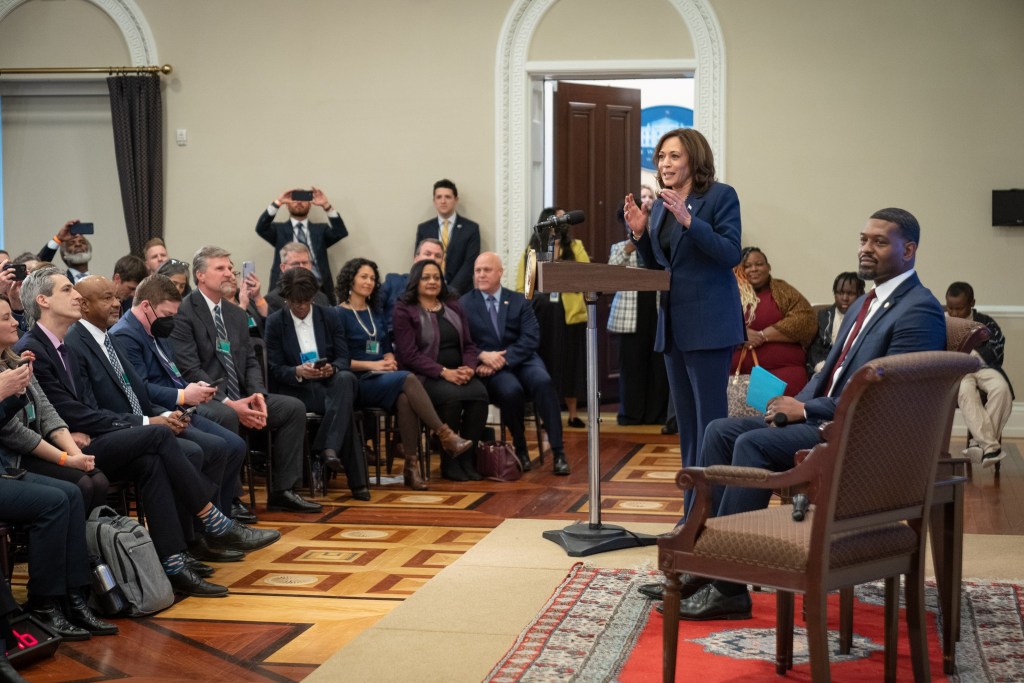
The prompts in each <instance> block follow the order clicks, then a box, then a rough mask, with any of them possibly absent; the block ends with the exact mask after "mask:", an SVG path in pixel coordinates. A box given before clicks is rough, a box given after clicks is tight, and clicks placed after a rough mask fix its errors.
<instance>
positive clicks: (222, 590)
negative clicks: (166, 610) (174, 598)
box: [167, 566, 228, 598]
mask: <svg viewBox="0 0 1024 683" xmlns="http://www.w3.org/2000/svg"><path fill="white" fill-rule="evenodd" d="M167 578H168V579H169V580H170V582H171V588H173V589H174V592H175V593H181V594H182V595H191V596H192V597H194V598H223V597H227V594H228V589H227V588H226V587H224V586H220V585H218V584H216V583H210V582H209V581H207V580H206V579H204V578H203V577H201V576H199V575H198V574H196V573H195V572H194V571H192V569H191V568H190V567H188V566H186V567H185V568H184V569H182V570H181V571H180V572H178V573H177V574H168V575H167Z"/></svg>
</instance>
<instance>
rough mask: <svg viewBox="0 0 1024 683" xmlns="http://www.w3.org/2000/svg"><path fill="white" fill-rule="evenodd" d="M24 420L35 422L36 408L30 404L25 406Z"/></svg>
mask: <svg viewBox="0 0 1024 683" xmlns="http://www.w3.org/2000/svg"><path fill="white" fill-rule="evenodd" d="M25 420H26V421H27V422H35V420H36V407H35V406H34V405H32V404H31V403H29V404H28V405H27V406H25Z"/></svg>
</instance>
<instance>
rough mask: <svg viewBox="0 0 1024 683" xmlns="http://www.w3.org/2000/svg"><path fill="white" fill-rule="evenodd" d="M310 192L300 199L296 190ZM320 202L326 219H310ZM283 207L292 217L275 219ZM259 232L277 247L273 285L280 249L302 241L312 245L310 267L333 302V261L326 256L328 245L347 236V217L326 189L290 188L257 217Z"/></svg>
mask: <svg viewBox="0 0 1024 683" xmlns="http://www.w3.org/2000/svg"><path fill="white" fill-rule="evenodd" d="M303 192H305V193H308V194H310V195H312V198H311V199H308V200H307V199H299V198H297V197H293V196H292V195H293V194H297V193H303ZM312 205H315V206H319V207H320V208H321V209H323V210H324V213H326V214H327V221H328V222H327V223H313V222H312V221H310V220H309V208H310V206H312ZM281 207H286V208H287V209H288V213H289V214H290V217H289V219H288V220H286V221H281V222H278V223H275V222H274V217H275V216H276V215H277V212H278V210H279V209H281ZM256 234H257V235H259V236H260V237H262V238H263V239H265V240H266V241H268V242H270V244H271V245H273V247H274V265H273V267H271V269H270V284H269V285H268V286H269V287H270V289H273V288H274V287H275V286H277V281H278V280H279V279H280V277H281V270H280V265H281V255H280V253H279V250H280V249H281V247H283V246H284V245H286V244H288V243H289V242H301V243H302V244H305V245H306V246H307V247H308V248H309V252H310V255H311V256H312V264H311V267H310V270H312V271H313V274H314V275H316V277H317V279H318V280H320V288H321V290H322V291H323V293H324V294H325V295H326V296H327V299H328V300H329V301H330V302H331V305H332V306H333V305H334V304H335V303H337V302H336V301H335V300H334V282H333V280H332V279H331V262H330V259H329V258H328V256H327V248H328V247H330V246H332V245H334V244H336V243H338V242H339V241H341V240H342V239H344V238H345V237H347V236H348V230H346V229H345V221H343V220H341V216H340V215H338V212H337V211H336V210H335V209H334V207H333V206H331V202H330V201H329V200H328V199H327V197H326V196H325V195H324V193H323V190H321V189H320V188H318V187H314V188H313V190H312V192H309V191H307V190H289V191H288V192H285V193H283V194H282V195H281V196H280V197H278V198H277V199H275V200H274V201H273V202H271V203H270V206H268V207H267V210H266V211H264V212H263V214H262V215H261V216H260V218H259V220H258V221H256Z"/></svg>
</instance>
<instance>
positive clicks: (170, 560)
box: [160, 553, 185, 576]
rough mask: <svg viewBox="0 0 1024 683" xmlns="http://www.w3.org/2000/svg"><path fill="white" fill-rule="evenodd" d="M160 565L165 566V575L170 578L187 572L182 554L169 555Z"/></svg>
mask: <svg viewBox="0 0 1024 683" xmlns="http://www.w3.org/2000/svg"><path fill="white" fill-rule="evenodd" d="M160 564H162V565H163V566H164V573H165V574H167V575H168V576H174V575H175V574H180V573H181V572H183V571H185V558H184V557H182V555H181V553H175V554H173V555H168V556H167V557H165V558H164V559H162V560H160Z"/></svg>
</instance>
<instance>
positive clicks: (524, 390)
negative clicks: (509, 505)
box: [459, 251, 569, 475]
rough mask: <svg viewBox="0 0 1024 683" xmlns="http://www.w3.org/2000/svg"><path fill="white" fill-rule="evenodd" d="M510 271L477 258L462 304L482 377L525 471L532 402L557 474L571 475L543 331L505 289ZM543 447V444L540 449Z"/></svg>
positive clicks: (519, 298) (493, 259) (496, 261)
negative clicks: (527, 406) (542, 349)
mask: <svg viewBox="0 0 1024 683" xmlns="http://www.w3.org/2000/svg"><path fill="white" fill-rule="evenodd" d="M503 272H505V269H504V268H503V267H502V265H501V259H500V258H499V257H498V255H497V254H495V253H494V252H493V251H485V252H484V253H482V254H480V256H478V257H477V259H476V265H475V267H474V270H473V278H474V285H475V286H476V289H473V290H471V291H469V292H467V293H466V294H463V295H462V298H460V299H459V303H460V304H462V310H464V311H465V312H466V318H467V319H468V320H469V332H470V334H471V335H472V336H473V340H474V341H475V342H476V344H477V346H478V347H479V348H480V364H479V365H478V366H477V368H476V374H477V377H479V378H480V379H481V381H482V382H483V383H484V386H486V387H487V393H488V395H489V396H490V400H491V401H492V402H493V403H494V404H495V405H497V406H498V407H499V408H501V416H502V419H503V420H504V422H505V424H507V425H508V427H509V431H511V432H512V445H513V446H514V447H515V450H516V455H517V456H518V457H519V461H520V462H521V463H522V465H523V469H524V470H526V471H529V469H530V453H529V451H528V450H527V448H526V424H525V415H524V411H523V408H524V407H525V404H526V401H528V400H532V401H533V405H534V409H535V410H536V411H537V413H538V414H539V415H540V418H541V420H542V421H543V423H544V428H545V430H547V433H548V440H549V441H550V443H551V450H552V452H553V453H554V465H553V467H554V473H555V474H561V475H565V474H569V462H568V461H567V460H566V459H565V448H564V447H563V445H562V413H561V410H560V409H559V405H558V394H557V393H556V392H555V387H554V385H553V384H552V382H551V375H549V374H548V371H547V368H546V367H544V361H542V360H541V359H540V356H538V355H537V348H538V347H539V346H540V326H539V325H538V324H537V318H536V316H535V315H534V314H533V307H532V306H531V305H530V302H529V301H527V300H526V297H525V296H523V295H522V294H520V293H519V292H513V291H512V290H509V289H505V288H504V287H502V286H501V275H502V273H503ZM537 447H538V448H543V447H544V446H543V444H537Z"/></svg>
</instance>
